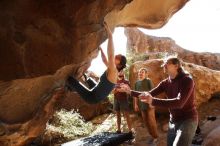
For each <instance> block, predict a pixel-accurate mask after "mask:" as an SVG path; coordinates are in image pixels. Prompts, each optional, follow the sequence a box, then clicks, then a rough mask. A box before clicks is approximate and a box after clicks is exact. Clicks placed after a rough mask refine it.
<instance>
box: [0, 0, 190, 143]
mask: <svg viewBox="0 0 220 146" xmlns="http://www.w3.org/2000/svg"><path fill="white" fill-rule="evenodd" d="M187 1H188V0H160V1H150V0H133V1H132V0H120V1H119V0H106V1H102V0H85V1H80V0H77V1H71V0H62V1H58V0H55V1H54V0H53V1H52V0H48V1H43V0H28V1H27V0H14V1H7V0H1V1H0V68H1V69H0V70H1V72H0V80H1V82H0V95H1V96H0V128H1V129H0V130H1V132H0V134H1V137H0V145H15V146H16V145H26V144H28V143H29V142H30V141H31V140H32V139H33V138H35V137H37V136H38V135H39V134H40V133H41V132H43V130H44V128H45V125H46V122H47V121H48V119H49V118H50V115H52V114H53V111H54V108H55V105H56V103H58V104H59V102H58V99H59V98H57V97H56V91H55V89H57V88H59V87H63V85H64V81H65V79H66V77H67V76H68V75H70V74H72V75H74V76H75V77H77V78H79V77H80V76H81V75H82V73H83V72H84V71H85V70H86V69H87V68H88V67H89V65H90V62H91V60H92V59H93V58H94V57H96V56H97V53H98V49H97V47H98V46H99V45H100V44H101V43H102V42H104V40H105V39H106V33H105V30H104V28H103V25H102V23H103V20H106V21H107V23H108V24H109V26H110V27H111V28H112V29H114V27H115V26H142V27H146V28H159V27H162V26H163V25H164V24H165V23H167V21H168V20H169V18H170V17H171V16H172V15H173V14H174V13H175V12H177V11H178V10H179V9H181V8H182V7H183V6H184V5H185V3H186V2H187ZM137 10H139V13H134V11H135V12H137ZM63 66H64V67H63ZM62 67H63V68H62ZM58 69H59V70H58ZM61 100H63V99H62V98H61ZM88 110H90V109H88Z"/></svg>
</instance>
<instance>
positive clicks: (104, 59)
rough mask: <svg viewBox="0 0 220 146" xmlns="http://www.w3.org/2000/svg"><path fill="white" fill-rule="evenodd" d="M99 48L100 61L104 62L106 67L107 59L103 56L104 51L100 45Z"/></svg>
mask: <svg viewBox="0 0 220 146" xmlns="http://www.w3.org/2000/svg"><path fill="white" fill-rule="evenodd" d="M99 50H100V51H101V57H102V62H103V63H104V64H105V66H106V67H108V60H107V58H106V56H105V53H104V52H103V50H102V48H101V47H99Z"/></svg>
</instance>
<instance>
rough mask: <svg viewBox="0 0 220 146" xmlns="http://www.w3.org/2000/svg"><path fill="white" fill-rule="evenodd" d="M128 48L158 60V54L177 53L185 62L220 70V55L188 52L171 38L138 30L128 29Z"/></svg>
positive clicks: (126, 31)
mask: <svg viewBox="0 0 220 146" xmlns="http://www.w3.org/2000/svg"><path fill="white" fill-rule="evenodd" d="M125 35H126V36H127V48H128V50H129V51H131V52H135V53H147V55H149V56H150V59H152V58H158V53H169V54H175V53H177V54H178V56H179V57H180V58H182V60H183V61H185V62H188V63H194V64H198V65H201V66H205V67H208V68H210V69H214V70H220V54H219V53H207V52H204V53H197V52H193V51H189V50H186V49H184V48H182V47H180V46H179V45H177V44H176V43H175V41H174V40H173V39H171V38H167V37H155V36H150V35H146V34H144V33H143V32H141V31H140V30H138V29H137V28H126V29H125Z"/></svg>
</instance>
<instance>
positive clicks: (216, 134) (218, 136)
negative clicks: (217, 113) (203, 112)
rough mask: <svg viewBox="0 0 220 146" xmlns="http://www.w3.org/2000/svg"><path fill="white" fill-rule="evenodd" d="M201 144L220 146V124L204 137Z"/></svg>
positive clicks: (204, 145) (203, 145)
mask: <svg viewBox="0 0 220 146" xmlns="http://www.w3.org/2000/svg"><path fill="white" fill-rule="evenodd" d="M202 146H220V126H218V127H216V128H215V129H214V130H213V131H211V132H210V133H209V135H208V136H207V137H206V138H205V139H204V141H203V143H202Z"/></svg>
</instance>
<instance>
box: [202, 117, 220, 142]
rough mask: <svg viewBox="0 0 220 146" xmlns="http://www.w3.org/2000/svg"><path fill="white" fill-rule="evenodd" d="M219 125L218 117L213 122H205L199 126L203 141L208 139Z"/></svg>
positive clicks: (219, 119) (219, 118)
mask: <svg viewBox="0 0 220 146" xmlns="http://www.w3.org/2000/svg"><path fill="white" fill-rule="evenodd" d="M219 125H220V117H217V119H216V120H215V121H205V122H204V123H203V125H202V126H201V134H202V137H203V138H204V139H206V138H207V137H209V135H210V134H211V133H212V131H214V130H215V129H217V128H218V127H219Z"/></svg>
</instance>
